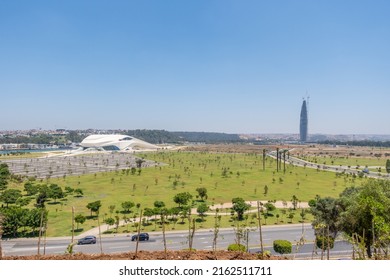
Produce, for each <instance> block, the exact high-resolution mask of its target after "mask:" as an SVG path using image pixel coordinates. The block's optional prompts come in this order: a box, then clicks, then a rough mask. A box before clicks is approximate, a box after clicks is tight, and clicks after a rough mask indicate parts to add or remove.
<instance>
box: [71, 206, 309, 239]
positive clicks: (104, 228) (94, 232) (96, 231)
mask: <svg viewBox="0 0 390 280" xmlns="http://www.w3.org/2000/svg"><path fill="white" fill-rule="evenodd" d="M245 202H246V203H248V204H250V205H251V207H257V201H245ZM260 202H261V203H263V204H265V203H267V202H268V201H260ZM274 205H275V207H276V208H281V209H283V208H286V209H288V208H292V207H293V205H292V203H291V202H287V207H284V205H283V202H282V201H276V202H275V203H274ZM231 207H232V203H231V202H227V203H223V204H218V205H214V206H210V210H215V209H217V208H218V209H229V208H231ZM297 208H309V205H308V203H307V202H300V203H298V205H297ZM246 212H247V213H254V212H257V209H253V210H249V211H246ZM191 214H193V215H197V214H198V212H197V211H196V208H192V209H191ZM214 214H215V213H210V212H209V213H206V215H214ZM220 215H230V213H228V214H226V213H223V212H220ZM136 220H137V221H139V217H138V218H137V219H136ZM123 225H126V223H125V222H124V220H121V221H120V222H119V226H123ZM275 226H278V225H275ZM287 226H288V225H287ZM115 227H116V226H115V225H113V226H109V225H107V224H102V225H100V232H101V233H103V232H104V231H107V230H110V229H115ZM98 234H99V227H95V228H92V229H90V230H87V231H85V232H83V233H81V234H80V235H78V236H77V238H80V237H84V236H86V235H98ZM125 235H128V234H125Z"/></svg>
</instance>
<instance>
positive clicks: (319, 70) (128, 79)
mask: <svg viewBox="0 0 390 280" xmlns="http://www.w3.org/2000/svg"><path fill="white" fill-rule="evenodd" d="M389 10H390V2H388V1H384V0H383V1H382V0H374V1H367V0H358V1H336V0H320V1H308V0H300V1H288V0H285V1H278V2H276V1H254V0H253V1H252V0H246V1H229V0H227V1H225V0H215V1H208V0H189V1H179V0H173V1H157V0H151V1H115V2H107V1H100V0H97V1H87V0H85V1H76V0H68V1H55V2H54V1H49V0H46V1H44V0H37V1H27V0H19V1H12V0H3V1H1V2H0V61H1V63H0V96H1V104H2V106H1V110H0V119H1V121H0V130H18V129H20V130H23V129H34V128H42V129H56V128H66V129H88V128H97V129H99V128H101V129H165V130H168V131H210V132H225V133H295V134H297V133H299V117H300V116H299V114H300V108H301V104H302V98H306V97H307V96H310V102H309V134H315V133H323V134H382V135H384V134H390V126H389V125H388V124H387V123H388V122H387V120H388V112H389V110H388V106H389V104H390V79H389V77H390V52H389V51H388V50H389V49H390V29H389V28H388V27H389V26H390V17H388V12H389Z"/></svg>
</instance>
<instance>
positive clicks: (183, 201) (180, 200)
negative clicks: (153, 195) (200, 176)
mask: <svg viewBox="0 0 390 280" xmlns="http://www.w3.org/2000/svg"><path fill="white" fill-rule="evenodd" d="M191 198H192V195H191V194H190V193H189V192H182V193H178V194H176V195H175V196H174V197H173V201H174V202H175V203H177V204H179V207H182V206H183V205H187V203H188V202H189V200H190V199H191Z"/></svg>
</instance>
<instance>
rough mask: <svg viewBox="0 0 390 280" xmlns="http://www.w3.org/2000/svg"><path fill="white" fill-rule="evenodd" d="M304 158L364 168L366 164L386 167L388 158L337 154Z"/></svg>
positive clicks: (322, 162)
mask: <svg viewBox="0 0 390 280" xmlns="http://www.w3.org/2000/svg"><path fill="white" fill-rule="evenodd" d="M301 158H302V159H304V160H307V161H310V162H314V163H318V164H327V165H336V166H339V165H342V166H360V168H361V169H362V168H364V167H366V166H378V167H379V166H380V167H382V169H384V168H385V165H386V160H387V158H374V157H372V158H366V157H356V156H348V157H335V156H332V157H330V156H316V157H301Z"/></svg>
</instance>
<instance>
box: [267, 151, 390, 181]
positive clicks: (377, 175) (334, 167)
mask: <svg viewBox="0 0 390 280" xmlns="http://www.w3.org/2000/svg"><path fill="white" fill-rule="evenodd" d="M268 156H270V157H272V158H275V159H276V152H275V151H272V152H269V153H268ZM282 162H283V159H282ZM286 164H293V165H295V166H301V167H308V168H314V169H319V170H324V171H331V172H338V173H342V172H345V173H348V174H355V175H358V174H359V173H360V172H361V170H357V169H356V168H349V167H348V166H337V165H326V164H318V163H313V162H310V161H305V160H303V159H300V158H296V157H293V156H290V157H289V158H288V159H287V158H286ZM282 168H283V167H282ZM364 176H367V177H370V178H376V179H387V180H389V179H390V176H389V175H388V174H384V173H382V174H380V173H378V172H370V173H364Z"/></svg>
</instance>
